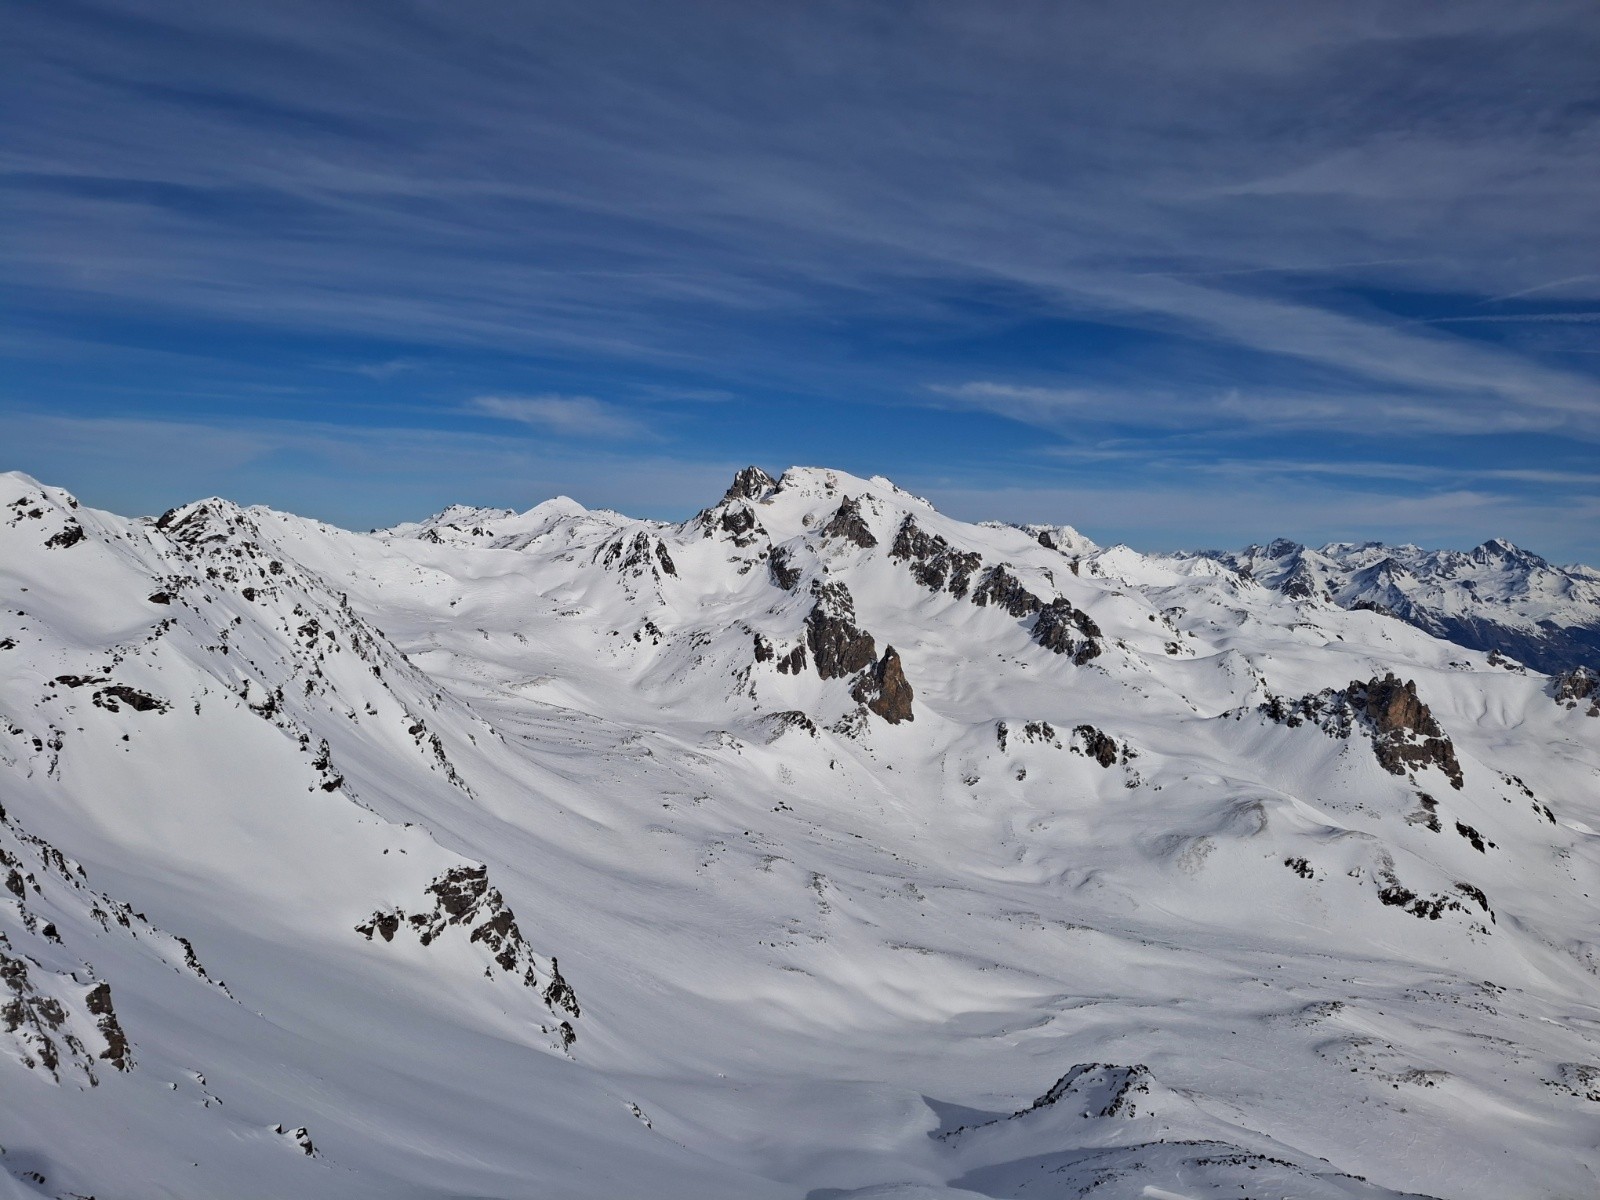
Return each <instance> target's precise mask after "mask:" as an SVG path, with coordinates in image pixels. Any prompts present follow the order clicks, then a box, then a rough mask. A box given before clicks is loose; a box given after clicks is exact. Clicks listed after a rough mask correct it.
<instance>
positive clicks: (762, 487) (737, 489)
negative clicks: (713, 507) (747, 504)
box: [722, 467, 778, 500]
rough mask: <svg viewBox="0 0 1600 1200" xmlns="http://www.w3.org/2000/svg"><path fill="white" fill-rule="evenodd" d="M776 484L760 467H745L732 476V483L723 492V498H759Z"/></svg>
mask: <svg viewBox="0 0 1600 1200" xmlns="http://www.w3.org/2000/svg"><path fill="white" fill-rule="evenodd" d="M777 486H778V482H777V480H775V479H773V478H772V476H771V475H768V474H767V473H766V472H765V471H763V470H762V469H761V468H760V467H746V468H745V469H744V470H742V471H740V472H739V473H738V474H737V475H735V476H734V477H733V483H732V484H731V485H730V486H729V488H728V490H727V491H726V492H725V493H723V496H722V498H723V500H759V499H761V497H763V496H765V495H766V494H767V493H768V492H770V491H771V490H772V489H773V488H775V487H777Z"/></svg>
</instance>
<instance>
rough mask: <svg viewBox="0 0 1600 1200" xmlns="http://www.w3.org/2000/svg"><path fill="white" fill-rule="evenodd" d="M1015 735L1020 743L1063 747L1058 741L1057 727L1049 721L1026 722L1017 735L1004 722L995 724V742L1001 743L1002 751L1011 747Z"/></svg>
mask: <svg viewBox="0 0 1600 1200" xmlns="http://www.w3.org/2000/svg"><path fill="white" fill-rule="evenodd" d="M1014 733H1015V734H1016V737H1017V739H1018V740H1019V741H1024V742H1043V743H1044V744H1045V745H1047V746H1054V747H1056V748H1057V749H1060V747H1061V743H1060V742H1059V741H1057V740H1056V729H1055V726H1054V725H1052V724H1050V722H1049V721H1026V722H1024V723H1023V726H1022V731H1021V732H1020V733H1016V731H1014V730H1013V729H1012V728H1011V727H1010V726H1009V725H1007V724H1006V723H1005V722H1004V721H997V722H996V723H995V727H994V735H995V740H996V741H998V742H999V743H1000V749H1002V750H1004V749H1006V747H1007V746H1008V745H1010V742H1011V738H1012V736H1013V734H1014Z"/></svg>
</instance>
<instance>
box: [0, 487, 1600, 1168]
mask: <svg viewBox="0 0 1600 1200" xmlns="http://www.w3.org/2000/svg"><path fill="white" fill-rule="evenodd" d="M0 506H3V507H0V590H3V609H4V613H3V620H0V809H3V815H0V882H3V883H4V885H5V887H4V890H3V891H0V1082H3V1090H0V1148H3V1153H0V1168H3V1169H0V1196H4V1197H13V1196H15V1197H40V1196H48V1197H57V1198H65V1197H72V1196H78V1197H83V1196H96V1197H99V1198H100V1200H107V1198H108V1197H158V1196H160V1197H196V1198H200V1197H206V1198H214V1197H279V1196H305V1197H375V1198H376V1197H385V1198H388V1197H416V1198H418V1200H421V1198H424V1197H428V1198H443V1197H558V1198H561V1197H573V1198H587V1197H595V1198H600V1197H606V1198H614V1197H664V1198H677V1197H682V1198H686V1200H687V1198H696V1200H697V1198H700V1197H707V1198H709V1197H727V1198H729V1200H734V1198H740V1200H743V1198H751V1200H754V1198H761V1197H773V1198H779V1197H784V1198H793V1200H801V1198H805V1200H837V1198H843V1197H863V1198H864V1197H873V1198H883V1200H887V1198H890V1197H895V1198H907V1200H911V1198H915V1200H938V1198H951V1200H954V1198H958V1197H994V1198H1001V1197H1017V1198H1023V1197H1027V1198H1034V1197H1063V1198H1065V1197H1071V1198H1077V1197H1085V1196H1088V1197H1094V1198H1095V1200H1125V1198H1133V1197H1157V1198H1170V1197H1182V1198H1191V1200H1200V1198H1211V1197H1224V1196H1227V1197H1253V1198H1257V1200H1268V1198H1274V1197H1291V1196H1292V1197H1296V1198H1299V1200H1313V1198H1322V1197H1369V1198H1379V1197H1384V1198H1392V1197H1396V1196H1414V1195H1422V1196H1434V1197H1441V1198H1444V1200H1479V1198H1481V1200H1516V1198H1524V1197H1525V1198H1528V1200H1586V1198H1588V1197H1593V1196H1595V1195H1600V1150H1597V1145H1600V979H1597V973H1600V934H1597V928H1600V911H1597V909H1600V906H1597V904H1596V896H1597V885H1600V834H1597V832H1596V830H1597V828H1600V672H1597V671H1596V669H1595V668H1596V666H1600V658H1597V654H1596V647H1597V646H1600V632H1597V631H1600V575H1597V574H1596V573H1595V572H1593V571H1592V570H1589V569H1587V568H1582V567H1557V566H1554V565H1552V564H1550V563H1546V562H1544V560H1542V559H1539V558H1537V556H1534V555H1530V554H1528V553H1527V552H1525V551H1521V550H1518V549H1517V548H1516V547H1514V546H1510V545H1509V544H1508V543H1504V542H1497V541H1491V542H1486V543H1484V545H1483V546H1480V547H1479V548H1478V549H1477V550H1475V551H1470V552H1426V551H1419V550H1417V549H1416V548H1415V547H1374V546H1370V545H1368V546H1355V545H1348V544H1335V545H1331V546H1326V547H1322V548H1320V549H1308V548H1306V547H1302V546H1298V545H1296V544H1293V543H1273V544H1272V545H1270V546H1265V547H1262V546H1256V547H1250V548H1248V549H1247V550H1245V551H1241V552H1237V553H1221V552H1207V553H1196V554H1178V555H1146V554H1140V553H1137V552H1135V551H1133V550H1131V549H1129V548H1127V547H1123V546H1114V547H1109V548H1106V547H1101V546H1098V545H1096V544H1095V543H1094V542H1092V541H1090V540H1089V539H1088V538H1086V537H1084V536H1083V535H1081V534H1079V533H1078V532H1076V531H1075V530H1073V529H1072V528H1070V527H1066V526H1045V525H1037V526H1026V527H1013V526H1006V525H997V524H987V525H974V524H968V523H964V522H960V521H956V520H953V519H950V518H948V517H946V516H944V515H942V514H941V513H939V512H938V511H936V510H935V509H934V508H933V507H932V506H930V505H929V504H928V503H927V502H925V501H923V500H920V499H918V498H917V497H915V496H912V495H910V494H909V493H907V492H904V491H902V490H901V489H899V488H897V487H896V486H895V485H894V484H892V483H890V482H889V481H888V480H885V479H882V478H877V477H875V478H872V479H861V478H857V477H854V476H851V475H847V474H845V473H843V472H837V471H829V470H823V469H814V468H795V469H791V470H790V471H788V472H786V473H784V474H783V475H782V476H781V477H780V478H776V479H775V478H773V477H772V476H770V475H768V474H766V473H765V472H763V471H760V470H758V469H756V468H750V469H748V470H746V471H742V472H740V473H739V475H738V476H737V478H736V479H735V480H734V481H733V484H732V486H731V487H730V488H729V489H728V491H727V493H726V494H725V495H724V496H723V497H722V498H721V499H720V500H719V501H717V502H716V503H714V504H712V505H711V506H710V507H708V508H706V509H705V510H703V511H702V512H700V513H699V514H697V515H696V516H694V517H693V518H691V519H690V520H688V521H685V522H683V523H680V524H670V523H664V522H659V521H648V520H638V519H633V518H629V517H625V516H622V515H619V514H617V513H612V512H606V511H591V510H587V509H584V508H582V507H581V506H579V505H578V504H576V503H575V502H573V501H570V500H566V499H555V500H551V501H548V502H546V503H544V504H541V505H539V506H538V507H536V508H534V509H532V510H530V511H528V512H523V513H517V512H512V511H506V510H494V509H467V508H455V509H449V510H446V511H445V512H443V513H440V514H438V515H437V516H436V517H433V518H430V519H429V520H427V521H424V522H420V523H415V524H408V525H402V526H397V527H394V528H392V529H388V530H380V531H375V532H372V533H355V532H350V531H346V530H342V529H337V528H334V527H332V526H329V525H326V524H322V523H319V522H317V521H313V520H309V519H304V518H300V517H296V516H293V515H291V514H287V513H282V512H276V511H272V510H269V509H264V508H241V507H239V506H237V505H234V504H232V503H230V502H227V501H223V500H218V499H211V500H203V501H199V502H196V503H194V504H190V505H187V506H184V507H182V508H179V509H175V510H173V511H171V512H168V513H165V514H162V515H161V516H160V517H146V518H136V519H130V518H124V517H119V516H116V515H113V514H110V513H106V512H100V511H95V510H91V509H89V508H86V507H84V506H81V505H80V504H79V503H78V502H77V501H76V500H75V499H74V498H73V497H72V496H70V495H68V494H67V493H66V492H64V491H62V490H60V489H58V488H54V487H49V486H45V485H43V484H40V483H39V482H37V481H35V480H33V479H30V478H28V477H27V476H24V475H19V474H11V475H7V476H4V477H3V482H0ZM1468 583H1470V584H1471V586H1470V587H1469V586H1465V585H1466V584H1468Z"/></svg>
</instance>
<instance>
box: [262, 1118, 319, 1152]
mask: <svg viewBox="0 0 1600 1200" xmlns="http://www.w3.org/2000/svg"><path fill="white" fill-rule="evenodd" d="M272 1132H273V1133H275V1134H277V1135H278V1136H279V1137H286V1138H288V1139H289V1140H290V1141H292V1142H294V1144H295V1145H296V1146H298V1147H299V1148H300V1153H301V1154H304V1155H305V1156H306V1157H307V1158H315V1157H316V1156H317V1148H316V1146H315V1145H314V1144H313V1143H312V1141H311V1135H310V1134H309V1133H307V1132H306V1127H305V1126H304V1125H302V1126H300V1127H299V1128H298V1129H285V1128H284V1127H283V1126H282V1125H274V1126H273V1127H272Z"/></svg>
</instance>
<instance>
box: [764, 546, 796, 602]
mask: <svg viewBox="0 0 1600 1200" xmlns="http://www.w3.org/2000/svg"><path fill="white" fill-rule="evenodd" d="M767 571H768V573H769V574H771V576H772V582H773V583H775V584H777V585H778V586H779V587H781V588H782V589H783V590H784V591H786V592H792V591H794V589H795V588H797V587H799V586H800V568H799V567H797V566H795V565H794V561H793V556H792V555H791V554H790V553H789V551H788V550H787V549H786V548H785V547H783V546H778V547H775V548H774V549H773V551H772V553H771V554H770V555H768V557H767Z"/></svg>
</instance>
